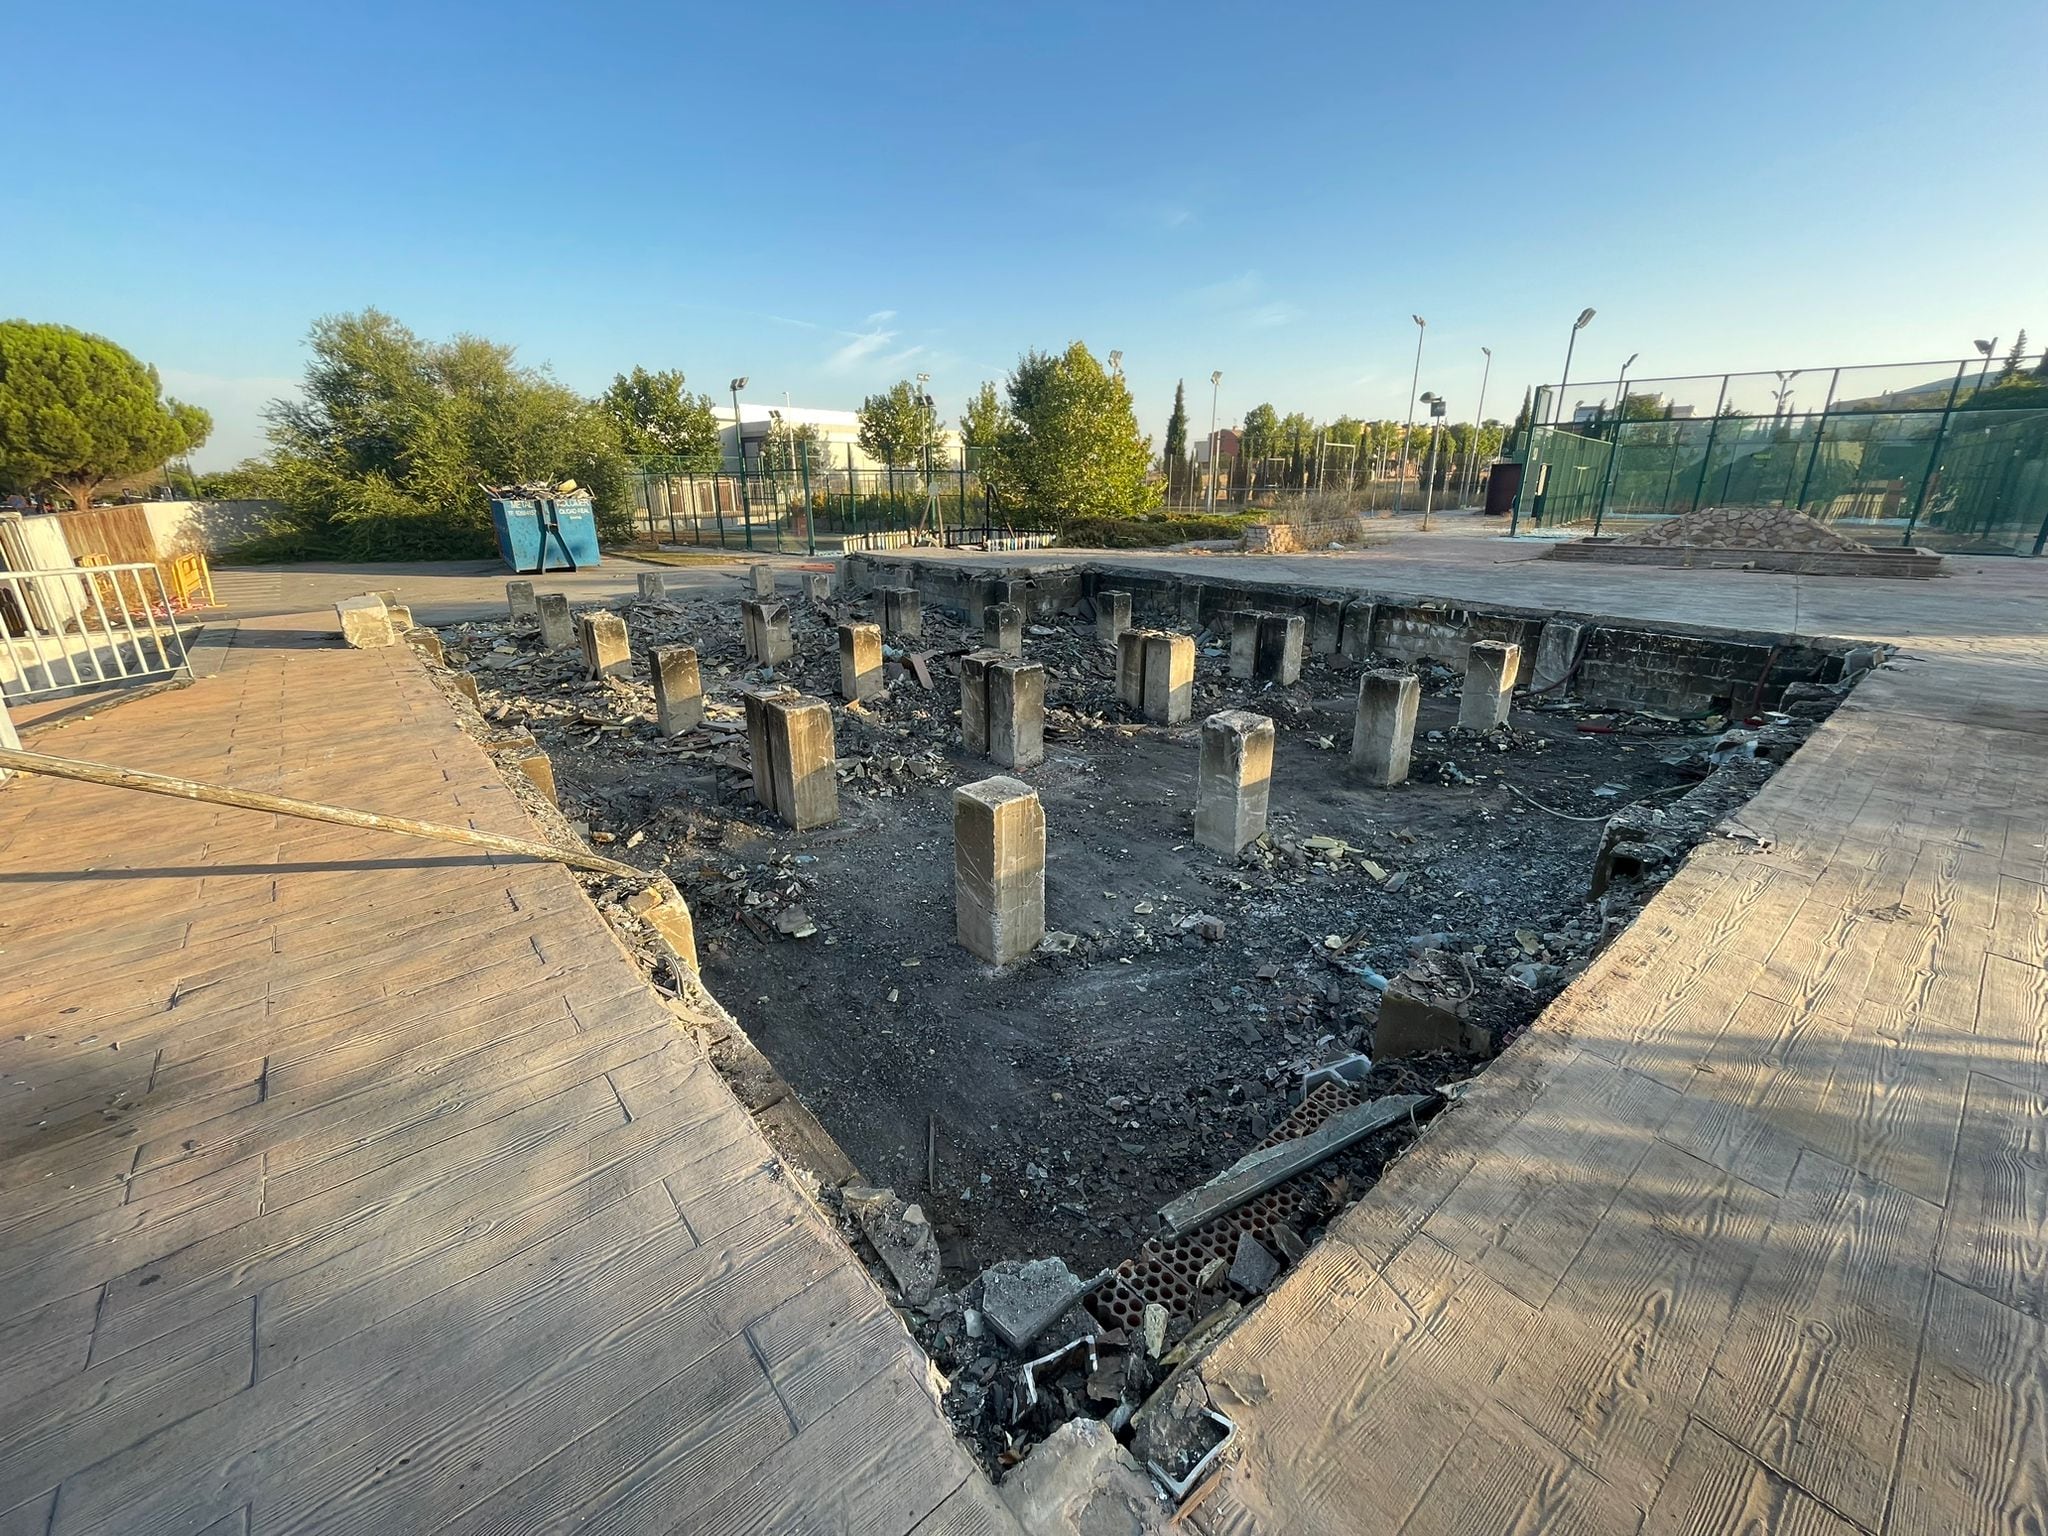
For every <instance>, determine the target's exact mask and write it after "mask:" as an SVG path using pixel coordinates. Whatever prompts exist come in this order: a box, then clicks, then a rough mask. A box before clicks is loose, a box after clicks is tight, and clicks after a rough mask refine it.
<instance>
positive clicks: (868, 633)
mask: <svg viewBox="0 0 2048 1536" xmlns="http://www.w3.org/2000/svg"><path fill="white" fill-rule="evenodd" d="M881 691H882V629H881V626H880V625H878V624H842V625H840V626H839V697H841V698H842V699H846V700H848V701H853V700H857V699H872V698H873V697H874V696H875V695H876V694H878V693H880V692H881Z"/></svg>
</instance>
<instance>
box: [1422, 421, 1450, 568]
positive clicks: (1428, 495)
mask: <svg viewBox="0 0 2048 1536" xmlns="http://www.w3.org/2000/svg"><path fill="white" fill-rule="evenodd" d="M1422 403H1423V404H1425V405H1427V406H1428V407H1429V466H1428V468H1427V469H1425V470H1424V471H1423V475H1422V531H1423V532H1424V533H1427V532H1429V514H1430V511H1431V509H1432V508H1433V507H1434V506H1435V505H1436V444H1437V430H1438V423H1440V422H1441V421H1442V420H1443V419H1444V412H1445V410H1446V406H1445V405H1444V397H1443V396H1442V395H1439V394H1436V393H1434V392H1430V391H1425V392H1424V394H1423V396H1422Z"/></svg>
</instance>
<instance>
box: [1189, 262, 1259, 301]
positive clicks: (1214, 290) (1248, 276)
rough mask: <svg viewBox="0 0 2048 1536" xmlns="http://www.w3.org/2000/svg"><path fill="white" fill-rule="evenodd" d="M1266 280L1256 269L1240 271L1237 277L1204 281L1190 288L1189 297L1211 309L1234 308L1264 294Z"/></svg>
mask: <svg viewBox="0 0 2048 1536" xmlns="http://www.w3.org/2000/svg"><path fill="white" fill-rule="evenodd" d="M1265 292H1266V280H1265V279H1264V278H1263V277H1261V276H1259V274H1258V273H1257V272H1256V271H1252V272H1240V273H1239V274H1238V275H1237V276H1236V277H1226V278H1224V279H1223V280H1222V281H1221V282H1215V283H1204V284H1203V285H1202V286H1201V287H1199V288H1190V289H1189V290H1188V295H1187V296H1188V297H1189V298H1190V299H1192V300H1194V302H1195V303H1197V304H1201V305H1205V306H1207V307H1209V308H1211V309H1234V308H1238V307H1241V306H1243V305H1246V304H1250V303H1252V302H1254V301H1255V300H1257V299H1259V298H1261V297H1263V296H1264V294H1265Z"/></svg>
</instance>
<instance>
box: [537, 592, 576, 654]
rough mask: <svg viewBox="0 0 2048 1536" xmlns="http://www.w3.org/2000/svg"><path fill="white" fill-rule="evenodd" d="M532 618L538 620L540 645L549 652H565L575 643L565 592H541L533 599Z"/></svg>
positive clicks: (574, 631)
mask: <svg viewBox="0 0 2048 1536" xmlns="http://www.w3.org/2000/svg"><path fill="white" fill-rule="evenodd" d="M533 604H534V609H533V612H534V617H535V618H537V619H539V620H540V643H541V644H542V645H543V646H545V647H546V648H547V649H548V650H551V651H566V650H568V649H569V647H570V646H572V645H574V644H575V643H576V626H575V625H574V624H572V623H571V622H570V621H569V596H568V594H567V593H566V592H541V593H538V594H536V595H535V597H534V599H533Z"/></svg>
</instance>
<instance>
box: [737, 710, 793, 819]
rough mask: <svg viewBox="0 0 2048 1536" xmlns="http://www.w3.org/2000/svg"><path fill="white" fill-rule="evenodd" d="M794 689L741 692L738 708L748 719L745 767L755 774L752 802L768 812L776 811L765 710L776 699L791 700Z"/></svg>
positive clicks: (771, 752)
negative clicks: (763, 807)
mask: <svg viewBox="0 0 2048 1536" xmlns="http://www.w3.org/2000/svg"><path fill="white" fill-rule="evenodd" d="M796 696H797V693H796V690H795V689H794V688H744V689H742V690H740V708H741V709H742V710H743V711H744V712H745V714H746V717H747V765H748V767H749V768H751V769H752V770H753V774H754V800H755V803H756V804H758V805H762V806H765V807H766V808H767V809H769V810H770V811H773V810H774V809H775V773H774V769H773V767H772V766H771V765H772V763H773V760H774V752H773V751H772V749H771V748H770V746H769V739H768V706H769V705H770V704H772V703H774V702H775V701H776V700H778V699H793V698H795V697H796Z"/></svg>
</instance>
